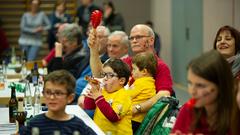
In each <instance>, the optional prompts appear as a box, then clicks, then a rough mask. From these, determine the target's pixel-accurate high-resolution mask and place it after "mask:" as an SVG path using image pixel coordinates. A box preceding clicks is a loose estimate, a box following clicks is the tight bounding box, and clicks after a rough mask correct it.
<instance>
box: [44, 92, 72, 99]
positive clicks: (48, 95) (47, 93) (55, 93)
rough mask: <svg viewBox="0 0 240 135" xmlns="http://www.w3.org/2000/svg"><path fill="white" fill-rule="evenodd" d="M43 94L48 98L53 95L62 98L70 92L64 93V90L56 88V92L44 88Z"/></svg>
mask: <svg viewBox="0 0 240 135" xmlns="http://www.w3.org/2000/svg"><path fill="white" fill-rule="evenodd" d="M42 94H43V96H45V97H46V98H50V97H51V96H52V95H53V96H54V97H55V98H62V97H63V96H64V95H67V94H68V93H64V92H61V91H59V90H56V91H55V92H52V91H51V90H43V92H42Z"/></svg>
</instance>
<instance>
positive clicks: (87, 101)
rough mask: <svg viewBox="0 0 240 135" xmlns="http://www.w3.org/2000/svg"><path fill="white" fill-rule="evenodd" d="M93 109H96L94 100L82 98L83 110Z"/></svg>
mask: <svg viewBox="0 0 240 135" xmlns="http://www.w3.org/2000/svg"><path fill="white" fill-rule="evenodd" d="M95 108H96V104H95V102H94V100H93V99H91V98H89V97H85V98H84V109H89V110H92V109H95Z"/></svg>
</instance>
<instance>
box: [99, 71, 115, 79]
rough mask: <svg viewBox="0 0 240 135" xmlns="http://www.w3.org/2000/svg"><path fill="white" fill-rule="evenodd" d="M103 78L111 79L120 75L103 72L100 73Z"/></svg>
mask: <svg viewBox="0 0 240 135" xmlns="http://www.w3.org/2000/svg"><path fill="white" fill-rule="evenodd" d="M100 75H101V77H102V78H104V77H107V79H111V78H113V77H118V75H117V74H116V73H112V72H107V73H105V72H101V73H100Z"/></svg>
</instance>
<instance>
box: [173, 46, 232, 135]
mask: <svg viewBox="0 0 240 135" xmlns="http://www.w3.org/2000/svg"><path fill="white" fill-rule="evenodd" d="M187 79H188V92H189V93H190V95H191V96H192V100H190V101H191V102H187V103H186V104H184V105H183V106H182V108H181V110H180V112H179V114H178V117H177V121H176V123H175V125H174V127H173V129H172V134H173V135H185V134H190V133H191V134H204V135H226V134H231V129H230V128H231V122H232V121H231V114H232V113H233V108H234V105H235V104H236V100H235V99H236V98H235V96H234V88H233V87H234V85H233V82H234V81H233V75H232V73H231V68H230V65H229V64H228V62H227V61H226V60H225V59H224V57H223V56H222V55H221V54H220V53H218V52H217V51H215V50H212V51H209V52H207V53H204V54H203V55H201V56H200V57H198V58H196V59H194V60H192V61H191V62H190V64H189V66H188V76H187Z"/></svg>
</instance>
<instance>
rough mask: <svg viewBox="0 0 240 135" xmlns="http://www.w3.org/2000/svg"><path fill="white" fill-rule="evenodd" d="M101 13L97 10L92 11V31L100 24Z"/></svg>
mask: <svg viewBox="0 0 240 135" xmlns="http://www.w3.org/2000/svg"><path fill="white" fill-rule="evenodd" d="M101 20H102V12H101V11H99V10H94V11H93V12H92V14H91V23H92V26H93V28H94V29H96V28H97V26H98V25H99V24H100V23H101Z"/></svg>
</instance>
